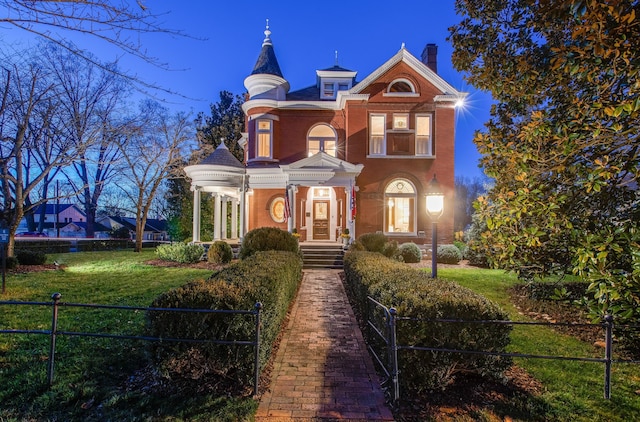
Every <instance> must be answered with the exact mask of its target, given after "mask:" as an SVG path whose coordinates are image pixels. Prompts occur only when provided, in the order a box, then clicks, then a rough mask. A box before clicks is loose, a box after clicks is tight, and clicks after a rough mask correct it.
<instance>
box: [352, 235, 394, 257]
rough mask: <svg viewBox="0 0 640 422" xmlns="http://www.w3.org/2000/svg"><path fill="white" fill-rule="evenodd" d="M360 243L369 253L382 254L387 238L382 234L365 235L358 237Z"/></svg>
mask: <svg viewBox="0 0 640 422" xmlns="http://www.w3.org/2000/svg"><path fill="white" fill-rule="evenodd" d="M358 241H359V242H360V243H361V244H362V246H364V249H365V250H367V251H369V252H380V253H382V251H383V250H384V245H385V244H386V243H387V237H386V236H385V235H384V234H382V233H365V234H363V235H361V236H360V237H358Z"/></svg>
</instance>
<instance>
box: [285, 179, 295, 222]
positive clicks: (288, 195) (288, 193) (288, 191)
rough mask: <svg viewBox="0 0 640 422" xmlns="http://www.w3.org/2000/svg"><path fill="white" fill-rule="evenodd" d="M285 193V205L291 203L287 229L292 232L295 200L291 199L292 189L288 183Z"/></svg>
mask: <svg viewBox="0 0 640 422" xmlns="http://www.w3.org/2000/svg"><path fill="white" fill-rule="evenodd" d="M284 193H285V195H287V198H286V201H285V205H286V204H287V203H288V204H289V210H288V212H289V219H288V220H287V231H288V232H289V233H291V232H292V231H293V227H294V226H293V216H294V214H293V206H292V205H293V202H292V200H291V190H290V189H289V185H287V187H286V188H285V190H284Z"/></svg>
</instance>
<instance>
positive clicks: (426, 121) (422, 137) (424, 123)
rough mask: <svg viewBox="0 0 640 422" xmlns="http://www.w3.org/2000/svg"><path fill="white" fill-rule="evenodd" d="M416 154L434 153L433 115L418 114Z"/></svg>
mask: <svg viewBox="0 0 640 422" xmlns="http://www.w3.org/2000/svg"><path fill="white" fill-rule="evenodd" d="M416 155H433V152H432V149H431V115H430V114H419V115H417V116H416Z"/></svg>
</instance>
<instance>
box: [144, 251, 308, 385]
mask: <svg viewBox="0 0 640 422" xmlns="http://www.w3.org/2000/svg"><path fill="white" fill-rule="evenodd" d="M301 279H302V260H301V259H300V257H299V256H298V255H297V254H295V253H292V252H284V251H267V252H258V253H256V254H254V255H253V256H251V257H249V258H247V259H245V260H242V261H238V262H236V263H234V264H231V265H229V266H227V267H225V268H223V269H221V270H219V271H217V272H215V273H214V274H213V275H212V276H211V277H210V278H209V279H208V280H197V281H193V282H191V283H188V284H186V285H184V286H182V287H179V288H177V289H173V290H170V291H168V292H166V293H163V294H162V295H160V296H158V297H157V298H156V299H155V300H154V302H153V304H152V305H151V306H152V307H155V308H199V309H218V310H253V309H254V306H255V304H256V302H261V303H262V304H263V311H262V314H261V319H262V323H261V331H260V335H261V336H260V367H261V368H264V366H265V364H266V363H267V361H268V359H269V356H270V355H271V350H272V348H273V345H274V342H275V340H276V338H277V336H278V333H279V332H280V328H281V326H282V324H283V322H284V319H285V317H286V314H287V310H288V308H289V304H290V303H291V302H292V301H293V299H294V298H295V294H296V292H297V289H298V286H299V284H300V281H301ZM147 318H148V333H149V335H151V336H154V337H162V338H193V339H215V340H227V341H237V340H249V341H252V340H253V338H254V330H255V322H254V321H255V319H254V318H253V317H252V316H250V315H232V314H202V313H179V312H161V311H150V312H149V313H148V314H147ZM149 350H150V355H151V357H152V359H153V361H154V363H155V364H156V365H157V366H158V368H159V369H160V370H161V372H162V373H164V374H165V375H166V376H167V377H169V378H171V379H185V378H186V379H191V380H197V381H198V382H209V381H211V383H212V384H217V383H218V382H219V381H221V380H223V379H224V383H225V385H232V386H235V388H239V389H242V388H243V386H244V388H248V387H250V386H251V384H252V379H253V360H254V349H253V347H250V346H240V345H237V346H233V345H232V346H229V345H217V344H213V343H202V344H191V343H162V342H160V343H153V344H151V345H150V346H149Z"/></svg>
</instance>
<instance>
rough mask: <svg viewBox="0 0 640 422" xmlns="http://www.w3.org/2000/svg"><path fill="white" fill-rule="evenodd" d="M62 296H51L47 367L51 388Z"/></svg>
mask: <svg viewBox="0 0 640 422" xmlns="http://www.w3.org/2000/svg"><path fill="white" fill-rule="evenodd" d="M61 297H62V295H61V294H60V293H54V294H52V295H51V299H52V300H53V312H52V317H51V343H50V345H49V365H48V366H47V380H48V381H49V386H52V385H53V367H54V364H55V358H56V334H57V333H58V302H60V298H61Z"/></svg>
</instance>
